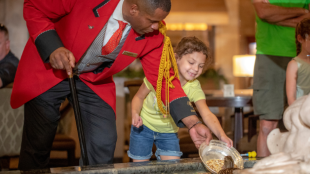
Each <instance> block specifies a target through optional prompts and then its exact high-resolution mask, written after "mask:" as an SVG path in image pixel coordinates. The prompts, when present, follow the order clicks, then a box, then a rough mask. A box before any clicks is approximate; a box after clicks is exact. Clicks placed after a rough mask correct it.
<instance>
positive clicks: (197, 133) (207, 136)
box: [189, 124, 212, 149]
mask: <svg viewBox="0 0 310 174" xmlns="http://www.w3.org/2000/svg"><path fill="white" fill-rule="evenodd" d="M189 135H190V136H191V138H192V140H193V142H194V144H195V146H196V148H197V149H199V147H200V145H201V143H203V142H206V144H207V145H208V144H209V143H210V141H211V139H212V134H211V132H210V130H209V129H208V128H207V127H206V126H205V125H203V124H196V125H195V126H194V127H192V128H191V129H190V130H189Z"/></svg>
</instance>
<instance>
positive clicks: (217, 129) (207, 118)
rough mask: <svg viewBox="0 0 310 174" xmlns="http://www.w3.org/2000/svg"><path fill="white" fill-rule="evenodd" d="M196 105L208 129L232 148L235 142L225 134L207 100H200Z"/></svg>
mask: <svg viewBox="0 0 310 174" xmlns="http://www.w3.org/2000/svg"><path fill="white" fill-rule="evenodd" d="M195 105H196V107H197V109H198V111H199V113H200V115H201V117H202V119H203V122H204V123H205V124H206V125H207V127H209V128H210V129H211V131H212V132H213V133H214V134H215V135H216V136H217V138H218V139H219V140H221V141H224V142H225V143H227V146H228V147H231V146H232V145H233V141H232V140H231V139H230V138H228V137H227V135H226V134H225V132H224V130H223V129H222V127H221V125H220V122H219V121H218V119H217V118H216V116H215V115H214V114H213V113H212V112H211V111H210V109H209V107H208V106H207V103H206V100H205V99H202V100H198V101H196V102H195Z"/></svg>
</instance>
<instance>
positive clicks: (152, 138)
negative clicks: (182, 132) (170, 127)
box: [127, 125, 183, 160]
mask: <svg viewBox="0 0 310 174" xmlns="http://www.w3.org/2000/svg"><path fill="white" fill-rule="evenodd" d="M153 143H155V145H156V147H157V150H156V153H155V156H156V158H157V160H160V155H163V156H179V157H180V156H182V154H183V153H182V152H181V151H180V144H179V138H178V134H177V133H159V132H154V131H152V130H151V129H149V128H148V127H146V126H144V125H143V126H141V127H139V128H136V127H133V126H131V133H130V142H129V151H127V154H128V156H129V157H130V158H132V159H135V160H145V159H150V158H151V156H152V155H153V153H152V147H153Z"/></svg>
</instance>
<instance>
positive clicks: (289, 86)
mask: <svg viewBox="0 0 310 174" xmlns="http://www.w3.org/2000/svg"><path fill="white" fill-rule="evenodd" d="M297 70H298V66H297V62H296V61H295V60H291V61H290V62H289V63H288V65H287V69H286V96H287V101H288V105H291V104H292V103H293V102H294V101H295V100H296V84H297Z"/></svg>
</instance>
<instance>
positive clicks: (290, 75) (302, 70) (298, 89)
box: [286, 18, 310, 105]
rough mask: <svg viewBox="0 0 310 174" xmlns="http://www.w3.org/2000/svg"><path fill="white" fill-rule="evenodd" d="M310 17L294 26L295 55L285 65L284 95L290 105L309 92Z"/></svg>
mask: <svg viewBox="0 0 310 174" xmlns="http://www.w3.org/2000/svg"><path fill="white" fill-rule="evenodd" d="M309 35H310V18H307V19H304V20H302V21H301V22H300V23H299V24H298V25H297V27H296V34H295V37H296V46H297V56H296V57H295V58H294V59H293V60H291V61H290V62H289V63H288V65H287V70H286V95H287V102H288V104H289V105H291V104H292V103H293V102H294V101H295V100H297V99H298V98H300V97H302V96H304V95H308V94H309V93H310V40H309V39H310V38H309Z"/></svg>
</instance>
